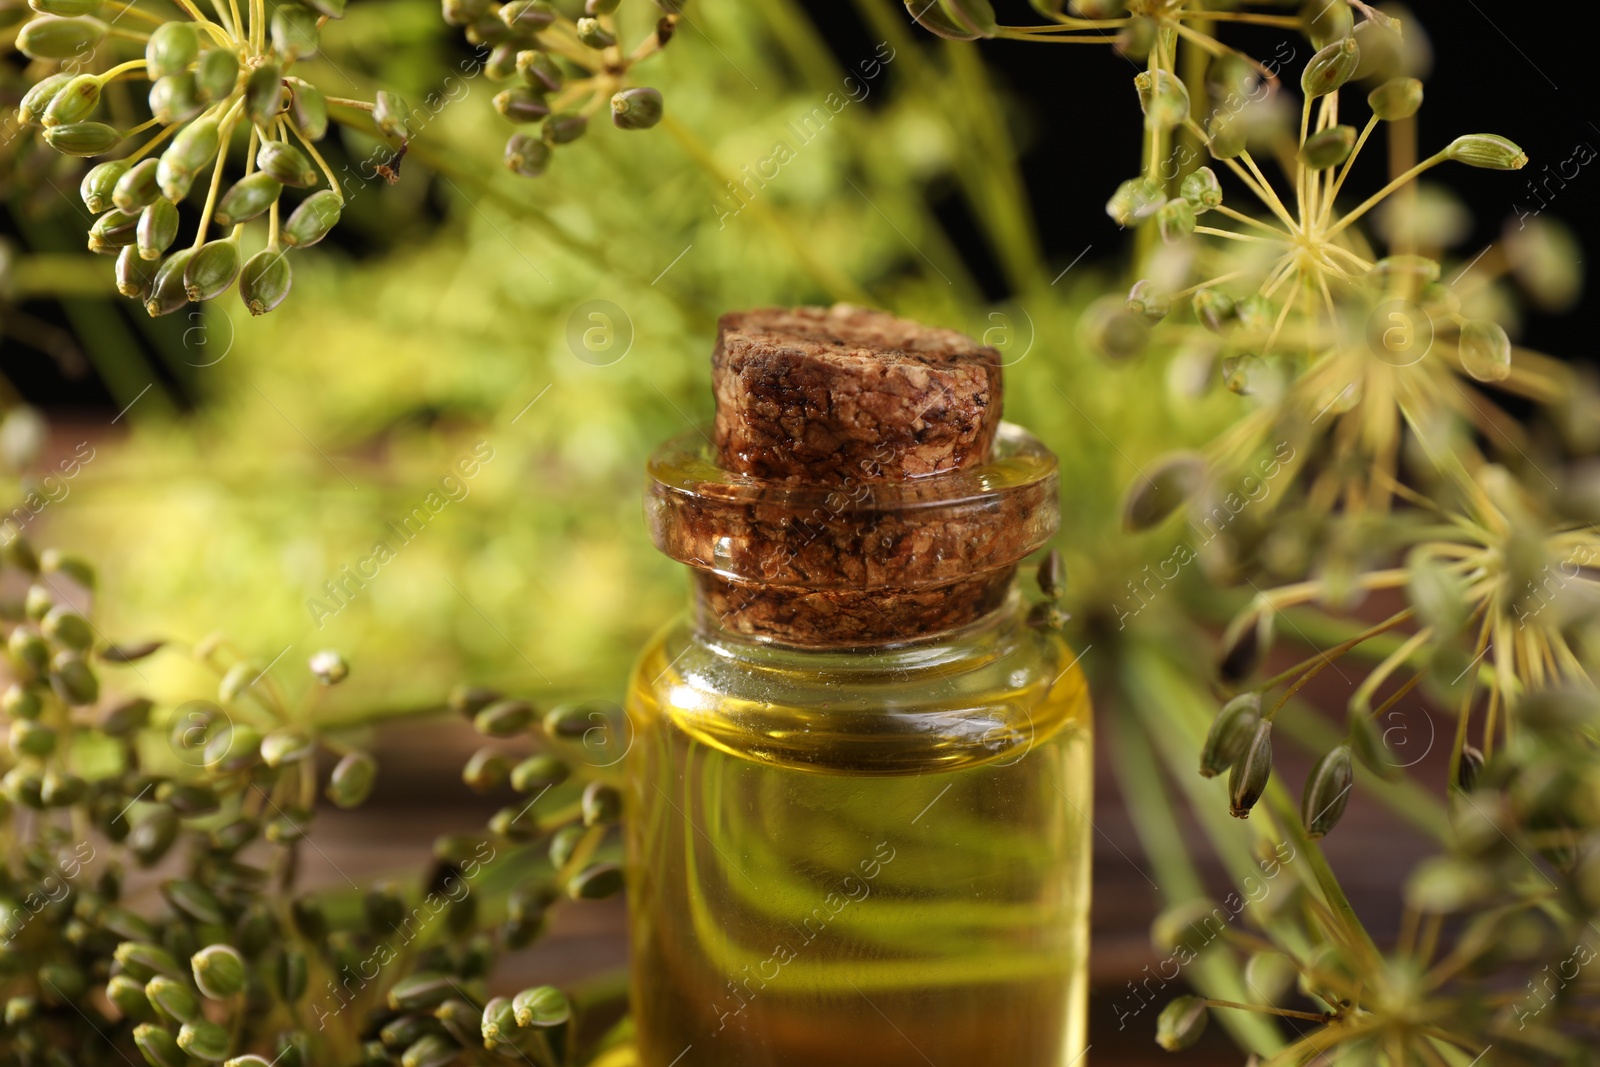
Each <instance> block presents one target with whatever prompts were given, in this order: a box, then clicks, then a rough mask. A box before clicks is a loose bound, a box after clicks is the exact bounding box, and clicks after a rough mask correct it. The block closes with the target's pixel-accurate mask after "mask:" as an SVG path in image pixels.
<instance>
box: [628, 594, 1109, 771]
mask: <svg viewBox="0 0 1600 1067" xmlns="http://www.w3.org/2000/svg"><path fill="white" fill-rule="evenodd" d="M628 711H629V714H630V716H632V717H635V718H636V720H637V723H638V725H639V726H640V727H641V728H643V729H644V730H646V731H648V730H676V731H680V732H682V733H684V734H687V735H688V736H690V737H691V738H693V739H694V740H697V741H700V742H702V743H704V744H707V745H710V746H712V747H713V748H716V749H720V750H722V751H724V752H728V753H730V754H733V755H737V756H740V757H741V758H745V759H750V760H754V761H757V762H765V763H776V764H783V765H787V766H792V767H795V768H798V769H809V770H815V771H819V772H833V773H851V774H882V775H900V774H920V773H926V772H929V771H937V770H946V769H958V768H963V767H968V766H977V765H980V764H986V763H1011V762H1015V761H1017V760H1020V759H1021V758H1022V757H1023V756H1024V755H1026V754H1027V752H1029V751H1030V750H1032V749H1033V748H1034V747H1036V746H1038V745H1041V744H1044V743H1047V742H1049V741H1051V740H1053V739H1054V738H1055V737H1056V736H1057V735H1059V734H1061V733H1063V732H1064V731H1086V730H1087V729H1088V727H1089V706H1088V691H1087V683H1086V681H1085V679H1084V676H1083V673H1082V671H1081V669H1080V668H1079V667H1078V664H1077V662H1076V656H1075V655H1074V653H1073V652H1072V651H1071V649H1070V648H1069V647H1068V646H1067V644H1066V643H1065V642H1064V641H1063V640H1062V639H1061V638H1060V637H1059V636H1058V635H1056V634H1054V633H1052V632H1049V631H1041V630H1037V629H1034V628H1031V627H1028V626H1026V625H1024V624H1022V622H1021V620H1020V617H1017V618H1008V619H1006V620H1003V621H1002V622H1001V623H1000V624H998V625H995V626H991V627H988V628H986V629H983V630H980V631H977V632H971V633H966V634H962V635H957V636H956V637H954V638H952V639H951V640H949V641H938V642H914V643H908V644H907V645H902V646H886V647H884V648H882V649H865V650H852V651H849V652H812V651H799V650H794V649H772V648H765V647H761V646H752V645H750V644H748V643H744V642H726V641H719V640H718V639H716V638H715V637H708V636H707V635H705V634H702V633H699V632H697V631H696V630H695V629H694V628H693V627H692V626H690V625H689V623H688V621H687V620H686V619H680V620H678V621H676V622H675V623H673V624H672V625H669V626H668V627H666V628H665V629H663V630H662V631H661V632H660V633H659V634H657V636H656V637H655V638H654V639H653V640H652V641H651V642H650V643H649V644H648V645H647V646H646V648H645V650H644V651H643V653H642V654H641V656H640V658H639V661H638V664H637V666H636V667H635V669H634V675H633V678H632V681H631V684H630V689H629V700H628Z"/></svg>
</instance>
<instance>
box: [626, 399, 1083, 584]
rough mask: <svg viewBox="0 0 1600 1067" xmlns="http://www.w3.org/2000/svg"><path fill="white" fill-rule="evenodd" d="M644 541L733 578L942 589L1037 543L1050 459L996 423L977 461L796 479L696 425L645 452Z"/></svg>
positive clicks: (1050, 526)
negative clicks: (947, 467) (758, 466)
mask: <svg viewBox="0 0 1600 1067" xmlns="http://www.w3.org/2000/svg"><path fill="white" fill-rule="evenodd" d="M647 475H648V478H649V488H648V490H647V492H646V521H647V524H648V526H649V529H650V535H651V539H652V541H653V542H654V543H655V546H656V547H657V548H658V549H659V550H660V551H661V552H663V553H664V554H666V555H667V556H669V557H671V558H672V559H675V560H677V561H678V562H680V563H684V564H687V565H689V566H691V567H694V568H696V569H697V570H700V571H703V572H710V573H713V574H716V575H718V576H720V577H722V578H724V579H727V580H730V581H732V582H735V583H748V584H750V585H754V586H766V587H771V586H786V587H790V588H804V589H812V590H828V589H834V590H855V591H862V592H864V591H867V590H882V589H895V590H917V589H932V588H938V587H951V588H952V589H954V588H956V587H958V586H960V585H962V584H963V583H970V582H972V581H973V580H974V579H977V578H979V577H980V576H983V575H986V574H989V573H992V572H1001V571H1004V570H1006V569H1008V568H1010V567H1012V566H1014V565H1015V564H1016V563H1017V562H1019V561H1020V560H1022V559H1023V558H1024V557H1026V556H1028V555H1030V554H1032V553H1033V552H1035V551H1037V550H1038V549H1040V548H1041V547H1043V546H1044V545H1045V544H1047V543H1048V542H1049V541H1050V539H1051V538H1052V537H1054V536H1055V534H1056V531H1057V529H1058V528H1059V525H1060V514H1059V510H1058V506H1057V498H1058V489H1057V479H1058V463H1057V461H1056V456H1055V454H1054V453H1053V452H1051V451H1050V449H1049V448H1048V447H1046V446H1045V445H1044V443H1043V442H1041V441H1040V440H1039V439H1038V438H1036V437H1034V436H1033V435H1032V434H1030V433H1028V431H1026V430H1024V429H1023V428H1022V427H1020V426H1017V425H1015V424H1012V423H1005V422H1002V423H1001V424H1000V426H999V428H998V431H997V433H996V435H995V441H994V446H993V449H992V451H991V458H990V459H989V460H988V461H987V462H985V463H983V464H981V465H979V466H976V467H968V468H964V469H961V470H954V471H945V472H941V473H938V474H930V475H925V476H922V477H919V478H910V479H904V480H894V481H867V480H860V481H856V482H853V483H852V482H850V481H845V482H841V483H837V484H828V485H817V484H797V483H792V482H781V481H772V480H767V479H762V478H756V477H751V476H749V475H746V474H741V473H738V472H735V471H729V470H727V469H725V468H723V467H721V466H720V465H719V464H718V463H717V461H716V455H715V450H714V449H713V448H712V446H711V443H710V440H709V437H708V436H707V435H706V434H704V433H703V432H701V431H699V430H696V431H692V432H690V433H687V434H684V435H682V436H679V437H677V438H674V439H673V440H670V441H668V442H667V443H665V444H664V445H662V446H661V448H659V449H658V450H657V451H656V453H655V454H654V455H653V456H652V457H651V458H650V461H649V464H648V467H647Z"/></svg>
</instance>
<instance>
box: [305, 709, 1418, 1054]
mask: <svg viewBox="0 0 1600 1067" xmlns="http://www.w3.org/2000/svg"><path fill="white" fill-rule="evenodd" d="M1333 685H1334V686H1336V687H1339V688H1342V686H1338V683H1337V682H1336V681H1335V682H1334V683H1333ZM1325 696H1326V697H1327V698H1329V699H1328V701H1327V702H1328V703H1330V704H1332V703H1333V701H1334V699H1335V698H1336V694H1335V693H1333V692H1328V693H1326V694H1325ZM1407 726H1408V729H1409V730H1410V732H1411V734H1412V737H1411V740H1413V741H1415V742H1416V744H1415V745H1414V746H1413V747H1412V749H1411V751H1412V752H1420V751H1421V750H1422V748H1423V747H1424V746H1423V745H1422V744H1421V742H1422V741H1424V740H1425V739H1426V737H1427V736H1428V734H1429V733H1430V732H1432V731H1433V730H1435V729H1436V728H1442V726H1440V724H1438V723H1435V722H1432V721H1430V720H1428V719H1427V717H1426V715H1425V713H1424V712H1422V711H1420V710H1418V711H1414V712H1411V713H1410V718H1409V722H1408V723H1407ZM1105 734H1106V731H1103V730H1102V731H1101V734H1100V741H1099V751H1098V759H1097V780H1096V790H1095V792H1096V802H1095V810H1094V814H1093V821H1094V824H1095V830H1096V833H1095V841H1094V904H1093V927H1092V928H1093V940H1092V954H1091V960H1090V972H1091V982H1092V991H1091V1001H1090V1003H1091V1033H1090V1040H1091V1043H1092V1052H1091V1055H1090V1057H1089V1058H1090V1059H1091V1060H1092V1061H1093V1062H1095V1063H1101V1064H1106V1063H1110V1064H1129V1065H1141V1064H1147V1063H1148V1064H1156V1063H1164V1064H1178V1063H1188V1064H1200V1065H1209V1064H1236V1063H1240V1062H1242V1060H1243V1057H1242V1056H1240V1055H1239V1054H1238V1053H1237V1052H1236V1051H1234V1049H1233V1047H1232V1045H1231V1043H1230V1042H1228V1040H1227V1039H1226V1037H1225V1036H1223V1035H1221V1034H1217V1033H1208V1035H1207V1038H1206V1039H1205V1040H1204V1041H1203V1042H1202V1043H1201V1045H1200V1046H1199V1047H1198V1048H1197V1049H1196V1050H1192V1051H1191V1052H1190V1053H1188V1054H1186V1055H1185V1056H1181V1057H1180V1056H1173V1055H1171V1054H1168V1053H1165V1052H1162V1051H1161V1050H1160V1049H1158V1048H1157V1047H1156V1045H1155V1043H1154V1041H1153V1035H1154V1026H1155V1014H1156V1012H1157V1011H1159V1009H1160V1005H1161V1004H1162V1003H1164V1002H1165V1000H1166V999H1168V998H1169V997H1171V996H1174V995H1177V994H1179V993H1181V992H1186V991H1187V990H1185V989H1183V988H1181V987H1180V986H1179V985H1178V984H1172V985H1169V986H1168V987H1167V988H1166V989H1165V990H1160V991H1159V992H1158V993H1157V994H1155V995H1154V996H1150V995H1149V994H1146V999H1148V1000H1150V1001H1152V1003H1153V1006H1151V1007H1148V1008H1145V1009H1142V1010H1135V1009H1136V1007H1137V1005H1138V1004H1139V1002H1140V1001H1139V999H1138V998H1137V997H1136V996H1135V994H1134V993H1133V992H1132V991H1131V987H1130V983H1134V984H1137V983H1139V982H1140V981H1141V980H1144V979H1147V978H1148V977H1149V976H1150V974H1151V973H1153V972H1154V970H1155V968H1156V967H1157V966H1158V964H1159V963H1160V960H1161V957H1162V954H1158V953H1157V952H1155V951H1154V950H1153V949H1152V947H1151V945H1150V939H1149V934H1148V930H1149V925H1150V921H1151V919H1152V918H1153V917H1154V916H1155V914H1156V912H1157V911H1158V910H1159V908H1160V907H1161V906H1162V897H1161V893H1160V889H1159V887H1158V886H1157V885H1155V884H1154V879H1153V878H1152V877H1151V874H1150V872H1151V870H1152V868H1151V865H1150V864H1149V862H1148V860H1147V858H1146V857H1145V856H1144V854H1143V852H1142V850H1141V849H1140V847H1139V843H1138V839H1137V837H1136V836H1135V834H1134V832H1133V827H1132V824H1131V822H1130V820H1129V819H1128V816H1127V813H1126V811H1125V810H1124V808H1123V805H1122V802H1121V799H1120V797H1119V796H1118V794H1117V789H1116V784H1115V779H1114V777H1113V775H1112V774H1111V770H1110V767H1109V762H1108V754H1107V752H1106V751H1105V746H1106V742H1105ZM479 741H480V739H479V738H478V737H477V735H475V734H474V733H473V732H472V730H471V729H470V728H469V727H468V725H467V724H466V723H465V722H463V721H460V720H456V719H453V718H450V717H447V716H441V717H438V718H434V719H428V720H418V721H413V722H408V723H404V724H399V725H394V726H390V727H386V728H385V729H384V731H383V732H382V733H381V734H380V736H379V738H378V743H377V752H378V756H379V760H380V766H381V767H382V772H381V776H380V785H379V788H378V790H377V792H376V793H375V795H374V797H373V799H372V801H370V802H369V804H368V805H367V806H366V807H365V808H363V809H360V810H358V811H355V812H339V811H328V812H326V813H324V814H323V815H322V816H321V817H320V818H319V821H318V823H317V826H316V830H315V833H314V835H313V841H314V844H315V845H316V847H315V848H311V849H307V850H306V852H305V854H304V864H303V877H304V879H305V880H306V882H307V883H308V884H310V885H336V884H348V882H347V881H346V880H347V879H348V880H349V881H354V882H357V883H361V884H363V885H364V884H366V883H368V882H370V881H373V880H376V879H379V878H383V877H388V876H402V877H403V876H414V872H416V871H418V870H420V869H421V867H422V865H423V864H424V863H425V862H426V857H427V855H428V854H429V850H430V846H431V843H432V841H433V839H434V837H435V836H436V835H439V834H442V833H450V832H463V831H471V830H474V829H476V828H478V827H481V826H482V825H483V822H484V821H485V820H486V819H487V818H488V816H489V815H490V814H492V813H493V811H494V810H496V808H498V807H499V806H500V803H501V802H502V799H503V798H502V799H496V798H488V799H486V798H482V797H478V796H475V795H474V794H473V793H471V792H470V791H469V790H467V789H466V787H465V786H463V785H462V784H461V782H460V780H459V777H458V774H459V768H460V767H461V765H462V764H463V763H465V761H466V759H467V757H468V756H470V755H471V753H472V752H473V750H474V749H475V748H476V747H477V745H478V743H479ZM1284 747H1285V748H1287V746H1284ZM1432 747H1433V751H1430V752H1429V754H1428V756H1427V757H1426V758H1425V759H1424V760H1423V761H1422V762H1421V763H1419V764H1418V766H1417V767H1416V768H1413V770H1414V771H1415V770H1421V771H1422V775H1423V778H1424V780H1435V781H1437V780H1442V775H1443V773H1444V771H1443V768H1444V760H1443V754H1442V750H1443V749H1444V747H1445V746H1444V745H1443V744H1437V745H1434V746H1432ZM1310 762H1311V759H1310V758H1308V757H1306V756H1303V755H1300V754H1297V753H1293V752H1292V751H1286V752H1284V753H1283V754H1282V755H1281V756H1280V757H1279V759H1278V761H1277V763H1278V766H1277V771H1278V773H1280V774H1282V775H1283V777H1284V779H1285V781H1286V782H1288V783H1289V784H1290V786H1291V788H1293V789H1294V790H1296V791H1297V790H1298V788H1299V785H1300V783H1301V781H1302V780H1303V778H1304V775H1305V772H1306V770H1307V769H1308V767H1309V765H1310ZM1218 795H1219V797H1220V796H1221V795H1222V794H1220V793H1219V794H1218ZM1186 836H1187V837H1188V838H1189V839H1190V840H1193V841H1201V840H1204V836H1203V834H1202V832H1201V831H1200V829H1199V827H1198V826H1197V825H1192V826H1191V831H1190V832H1189V833H1188V834H1187V835H1186ZM1324 843H1325V846H1326V851H1327V853H1328V855H1329V859H1330V862H1331V863H1332V865H1333V867H1334V870H1335V871H1336V872H1337V873H1338V874H1339V876H1340V878H1341V880H1342V881H1343V883H1344V885H1345V887H1346V891H1347V892H1348V893H1349V895H1350V897H1351V900H1352V902H1353V903H1354V904H1355V906H1356V909H1357V911H1358V912H1359V913H1360V914H1361V916H1362V917H1363V919H1364V920H1365V921H1366V922H1367V924H1368V927H1369V929H1371V930H1372V932H1373V934H1374V936H1375V937H1376V938H1377V940H1378V942H1379V943H1380V944H1383V943H1384V942H1385V941H1386V940H1388V939H1389V938H1390V937H1392V935H1393V931H1394V929H1395V926H1396V923H1397V920H1398V909H1397V893H1396V890H1397V887H1398V885H1399V883H1400V881H1401V879H1402V878H1403V877H1404V875H1405V874H1406V872H1407V871H1408V870H1409V868H1410V866H1411V865H1412V864H1413V863H1415V862H1416V861H1417V860H1418V859H1420V858H1421V857H1422V856H1423V855H1426V854H1427V852H1428V851H1429V850H1428V849H1427V847H1426V843H1425V841H1424V840H1423V838H1422V837H1421V836H1420V835H1419V834H1417V833H1416V832H1414V831H1413V830H1411V829H1410V828H1409V827H1407V826H1406V825H1405V824H1403V823H1401V822H1399V821H1398V820H1396V819H1395V818H1394V816H1393V815H1391V814H1390V813H1388V812H1387V811H1386V810H1385V809H1382V808H1380V807H1378V806H1377V805H1376V804H1375V803H1374V802H1372V801H1371V800H1370V799H1369V798H1366V797H1364V796H1362V795H1361V794H1360V793H1359V792H1358V793H1357V794H1356V795H1355V796H1354V797H1353V799H1352V802H1351V806H1350V809H1349V812H1348V814H1347V815H1346V817H1345V820H1344V821H1343V822H1342V823H1341V824H1340V826H1339V828H1338V830H1337V831H1336V832H1335V833H1334V834H1333V835H1331V836H1330V837H1329V838H1328V839H1326V841H1325V842H1324ZM1203 860H1204V862H1203V871H1204V873H1205V876H1206V880H1207V884H1208V886H1209V887H1210V888H1211V890H1212V892H1213V894H1214V895H1215V896H1216V897H1217V898H1218V899H1221V898H1223V897H1224V896H1225V895H1226V894H1227V892H1228V891H1229V890H1230V888H1231V886H1230V884H1229V883H1228V881H1227V879H1226V878H1225V877H1223V875H1222V873H1221V869H1220V867H1219V866H1217V865H1216V864H1215V862H1214V861H1213V860H1212V859H1211V858H1210V857H1209V856H1205V857H1203ZM627 954H628V953H627V941H626V927H625V918H624V911H623V907H622V905H621V903H620V902H619V901H607V902H599V903H585V904H568V905H562V906H560V907H559V908H558V909H557V911H556V915H555V918H554V921H553V924H552V928H551V932H550V934H549V935H548V936H547V937H546V938H545V939H544V940H543V941H541V942H540V943H539V944H538V945H536V946H535V947H534V948H532V949H530V950H528V951H526V952H522V953H518V954H516V955H515V956H513V957H510V958H508V959H507V960H506V961H505V963H504V964H503V966H502V968H501V970H500V971H499V972H498V973H497V974H496V976H495V983H494V984H495V985H496V986H497V987H502V988H505V989H511V990H514V989H517V988H522V987H525V986H527V985H531V984H537V983H540V982H550V983H555V984H561V983H563V982H567V981H571V980H573V979H576V978H579V977H582V976H585V975H590V974H594V973H596V972H599V971H604V970H607V969H611V968H618V967H622V966H624V965H625V964H626V961H627ZM1146 968H1150V969H1151V970H1149V971H1147V970H1146ZM1148 988H1149V989H1152V990H1155V989H1157V988H1158V985H1157V984H1156V983H1154V982H1152V983H1150V985H1149V987H1148ZM1217 1029H1218V1028H1217V1027H1216V1026H1213V1027H1212V1028H1211V1030H1212V1031H1216V1030H1217Z"/></svg>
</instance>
